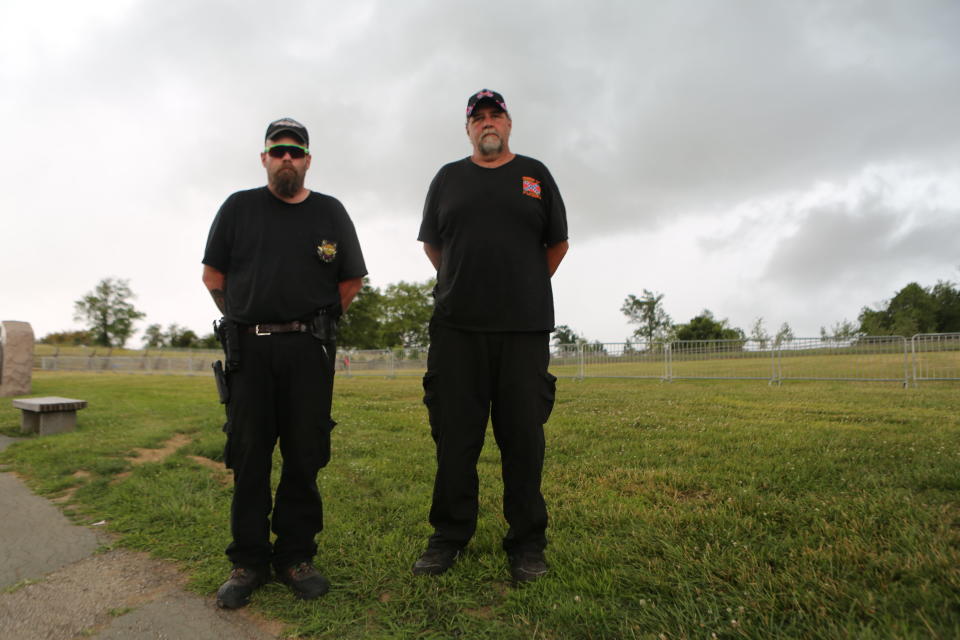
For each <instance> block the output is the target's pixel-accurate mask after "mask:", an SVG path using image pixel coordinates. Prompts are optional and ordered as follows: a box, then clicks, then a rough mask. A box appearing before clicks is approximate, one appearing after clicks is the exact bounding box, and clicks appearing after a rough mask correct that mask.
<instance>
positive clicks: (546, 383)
mask: <svg viewBox="0 0 960 640" xmlns="http://www.w3.org/2000/svg"><path fill="white" fill-rule="evenodd" d="M556 399H557V377H556V376H555V375H553V374H552V373H550V372H544V374H543V384H542V387H541V391H540V402H541V407H542V410H543V413H542V415H543V420H541V424H546V422H547V420H549V419H550V413H551V412H552V411H553V403H554V402H555V401H556Z"/></svg>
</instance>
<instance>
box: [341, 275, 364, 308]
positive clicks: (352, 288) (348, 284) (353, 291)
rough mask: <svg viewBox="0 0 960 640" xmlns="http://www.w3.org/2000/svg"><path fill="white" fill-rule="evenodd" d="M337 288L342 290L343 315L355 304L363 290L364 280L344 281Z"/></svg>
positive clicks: (352, 279)
mask: <svg viewBox="0 0 960 640" xmlns="http://www.w3.org/2000/svg"><path fill="white" fill-rule="evenodd" d="M337 288H338V289H339V290H340V309H341V310H342V311H343V313H346V312H347V308H349V307H350V303H352V302H353V299H354V298H355V297H356V296H357V293H359V292H360V289H361V288H363V278H351V279H350V280H344V281H342V282H340V283H339V284H338V285H337Z"/></svg>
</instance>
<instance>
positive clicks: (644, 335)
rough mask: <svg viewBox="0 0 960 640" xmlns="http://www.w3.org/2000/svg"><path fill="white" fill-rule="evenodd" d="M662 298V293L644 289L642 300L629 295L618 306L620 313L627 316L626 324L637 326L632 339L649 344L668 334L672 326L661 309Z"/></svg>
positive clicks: (667, 316)
mask: <svg viewBox="0 0 960 640" xmlns="http://www.w3.org/2000/svg"><path fill="white" fill-rule="evenodd" d="M663 296H664V294H662V293H655V292H653V291H650V290H648V289H644V290H643V297H642V298H638V297H637V296H635V295H633V294H632V293H631V294H630V295H628V296H627V297H626V298H625V299H624V301H623V304H622V305H621V306H620V311H621V313H623V315H625V316H627V322H629V323H630V324H635V325H639V326H638V327H637V328H636V329H635V330H634V332H633V337H635V338H638V339H640V340H643V341H645V342H647V343H648V344H649V343H651V342H653V341H654V340H656V339H663V338H666V337H667V336H668V335H669V334H670V330H671V328H672V327H673V324H672V322H671V320H670V316H669V315H667V312H666V311H665V310H664V309H663Z"/></svg>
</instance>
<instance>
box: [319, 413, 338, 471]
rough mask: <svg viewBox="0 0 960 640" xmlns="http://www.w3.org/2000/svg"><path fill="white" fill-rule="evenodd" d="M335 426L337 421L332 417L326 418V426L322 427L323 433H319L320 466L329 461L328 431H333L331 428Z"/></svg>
mask: <svg viewBox="0 0 960 640" xmlns="http://www.w3.org/2000/svg"><path fill="white" fill-rule="evenodd" d="M335 426H337V421H336V420H333V419H329V420H327V424H326V426H325V427H324V428H323V433H321V434H320V468H321V469H322V468H323V467H325V466H327V463H329V462H330V432H331V431H333V428H334V427H335Z"/></svg>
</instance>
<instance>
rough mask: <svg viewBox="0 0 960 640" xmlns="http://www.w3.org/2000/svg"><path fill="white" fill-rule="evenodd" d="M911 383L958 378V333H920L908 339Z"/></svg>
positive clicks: (959, 375) (959, 359)
mask: <svg viewBox="0 0 960 640" xmlns="http://www.w3.org/2000/svg"><path fill="white" fill-rule="evenodd" d="M910 352H911V354H912V356H913V358H912V360H913V383H914V384H917V383H918V382H921V381H924V380H960V333H922V334H918V335H915V336H913V338H911V340H910Z"/></svg>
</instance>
